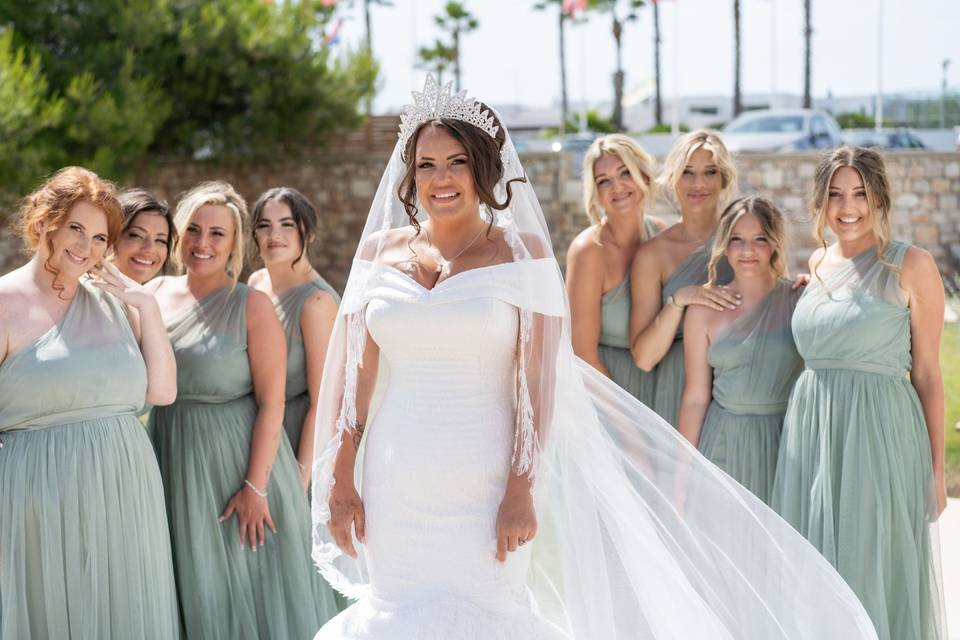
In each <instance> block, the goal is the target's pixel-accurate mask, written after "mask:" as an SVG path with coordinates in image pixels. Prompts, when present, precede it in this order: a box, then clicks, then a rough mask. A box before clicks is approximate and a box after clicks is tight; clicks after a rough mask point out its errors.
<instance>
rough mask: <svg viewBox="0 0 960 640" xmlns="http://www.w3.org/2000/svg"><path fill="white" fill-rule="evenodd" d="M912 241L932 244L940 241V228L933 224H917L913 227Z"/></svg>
mask: <svg viewBox="0 0 960 640" xmlns="http://www.w3.org/2000/svg"><path fill="white" fill-rule="evenodd" d="M913 241H914V242H916V243H918V244H926V245H934V244H938V243H939V242H940V228H939V227H937V225H935V224H918V225H915V226H914V227H913Z"/></svg>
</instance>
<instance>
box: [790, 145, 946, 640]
mask: <svg viewBox="0 0 960 640" xmlns="http://www.w3.org/2000/svg"><path fill="white" fill-rule="evenodd" d="M811 202H812V206H813V208H814V215H815V235H816V238H817V240H818V241H819V242H820V243H821V245H822V248H820V249H818V250H817V251H815V252H814V254H813V255H812V256H811V257H810V270H811V272H812V274H813V278H812V279H811V282H810V284H809V285H808V286H807V290H806V291H805V292H804V294H803V296H802V297H801V298H800V301H799V302H798V303H797V309H796V312H795V313H794V315H793V335H794V338H795V339H796V342H797V348H798V349H799V351H800V355H801V356H802V357H803V359H804V363H805V364H806V369H805V370H804V372H803V373H802V374H801V375H800V378H799V379H798V380H797V384H796V386H795V387H794V389H793V392H792V394H791V395H790V404H789V406H788V408H787V415H786V418H785V420H784V425H783V438H782V441H781V443H780V457H779V461H778V466H777V474H776V481H775V482H774V487H773V501H772V504H773V506H774V508H775V509H776V510H777V511H779V512H780V514H781V515H782V516H783V517H784V518H785V519H786V520H787V521H788V522H790V523H791V524H793V525H794V526H795V527H796V528H797V529H798V530H799V531H800V533H802V534H803V535H805V536H806V537H807V538H808V539H809V540H810V542H812V543H813V544H814V546H816V547H817V548H818V549H820V551H821V552H823V554H824V556H826V558H827V559H828V560H830V562H832V563H833V564H834V565H835V566H836V567H837V571H839V572H840V575H842V576H843V577H844V578H845V579H846V581H847V582H848V583H849V585H850V586H851V587H852V588H853V591H854V592H855V593H856V594H857V595H858V596H859V597H860V600H861V601H862V602H863V605H864V607H865V608H866V609H867V612H868V613H869V614H870V617H871V618H872V619H873V622H874V624H875V625H876V628H877V633H878V635H879V637H880V638H881V640H913V639H921V638H922V639H930V638H945V633H946V632H945V630H944V625H943V622H942V619H943V618H942V611H941V607H940V603H941V602H942V601H941V596H940V593H939V589H938V581H937V579H936V574H938V573H939V570H938V567H939V558H938V554H937V552H936V547H935V545H934V544H932V543H931V539H930V535H929V524H928V523H929V521H931V520H936V519H937V517H938V516H939V514H940V513H941V512H942V511H943V509H944V507H945V506H946V485H945V480H944V433H943V421H944V417H943V414H944V395H943V378H942V376H941V372H940V361H939V353H940V337H941V333H942V331H943V312H944V292H943V283H942V281H941V279H940V274H939V273H938V271H937V265H936V263H935V262H934V260H933V258H932V257H931V256H930V254H929V253H927V252H926V251H924V250H922V249H919V248H917V247H913V246H910V245H908V244H905V243H903V242H898V241H896V240H892V239H891V238H890V206H891V197H890V187H889V184H888V182H887V176H886V172H885V170H884V165H883V160H882V158H881V157H880V155H879V154H877V153H876V152H875V151H872V150H869V149H860V148H856V147H853V148H851V147H841V148H839V149H837V150H836V151H834V152H833V153H831V154H830V155H829V156H827V157H825V158H824V159H823V160H822V161H821V162H820V164H819V166H818V167H817V170H816V173H815V175H814V192H813V196H812V198H811ZM827 227H829V229H830V231H831V232H833V234H834V236H836V239H837V240H836V242H834V243H833V244H831V245H829V246H827V242H826V240H825V239H824V233H823V232H824V229H825V228H827Z"/></svg>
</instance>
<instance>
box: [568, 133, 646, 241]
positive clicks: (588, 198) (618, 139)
mask: <svg viewBox="0 0 960 640" xmlns="http://www.w3.org/2000/svg"><path fill="white" fill-rule="evenodd" d="M604 155H611V156H616V157H617V158H619V159H620V161H621V162H623V166H625V167H626V168H627V170H628V171H629V172H630V177H631V178H633V181H634V182H636V183H637V188H638V189H639V190H640V193H642V194H643V211H644V213H645V212H646V211H647V210H649V208H650V207H651V206H652V205H653V203H654V202H655V201H656V199H657V192H658V189H657V181H656V179H655V170H656V161H655V160H654V159H653V156H651V155H650V154H649V153H647V152H646V151H644V150H643V147H641V146H640V144H639V143H638V142H637V141H636V140H634V139H633V138H631V137H630V136H625V135H623V134H622V133H611V134H610V135H606V136H603V137H601V138H597V139H596V140H594V141H593V143H592V144H591V145H590V148H589V149H587V153H586V155H585V156H584V157H583V209H584V211H585V212H586V214H587V217H588V218H589V219H590V224H592V225H598V224H600V221H601V220H602V219H603V207H602V206H601V205H600V195H599V190H598V189H597V183H596V178H595V176H594V173H593V167H594V165H595V164H596V163H597V160H599V159H600V158H602V157H603V156H604ZM641 233H643V229H641Z"/></svg>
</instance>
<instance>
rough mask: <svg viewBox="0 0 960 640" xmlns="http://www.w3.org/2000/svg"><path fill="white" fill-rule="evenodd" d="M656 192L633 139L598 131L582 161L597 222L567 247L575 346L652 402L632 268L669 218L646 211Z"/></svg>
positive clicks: (587, 203) (648, 160) (650, 164)
mask: <svg viewBox="0 0 960 640" xmlns="http://www.w3.org/2000/svg"><path fill="white" fill-rule="evenodd" d="M656 199H657V190H656V183H655V181H654V161H653V158H652V157H650V155H649V154H648V153H647V152H646V151H644V150H643V148H641V147H640V145H639V144H637V143H636V142H635V141H634V140H633V139H632V138H630V137H628V136H625V135H622V134H619V133H615V134H611V135H608V136H604V137H602V138H598V139H597V140H595V141H594V142H593V144H592V145H590V148H589V149H588V150H587V154H586V156H585V157H584V160H583V204H584V208H585V209H586V212H587V217H588V218H589V219H590V226H589V227H587V228H586V229H584V230H583V231H581V232H580V234H579V235H578V236H577V237H576V238H575V239H574V240H573V242H572V243H571V244H570V250H569V251H568V252H567V278H566V282H567V295H568V296H569V298H570V315H571V321H572V324H573V349H574V351H575V352H576V354H577V355H578V356H580V358H582V359H583V360H585V361H586V362H588V363H590V364H591V365H593V367H594V368H595V369H597V371H600V372H601V373H603V374H604V375H606V376H608V377H610V378H611V379H612V380H613V381H614V382H616V383H617V384H618V385H620V386H621V387H623V388H624V389H626V390H627V391H629V392H630V393H631V394H633V395H634V396H635V397H636V398H637V399H638V400H640V401H641V402H643V403H644V404H646V405H649V404H651V403H652V402H653V376H652V375H651V374H650V373H647V372H645V371H642V370H640V369H638V368H637V366H636V365H635V364H634V362H633V357H632V356H631V355H630V336H629V330H630V267H631V264H632V263H633V257H634V255H636V253H637V249H638V248H639V247H640V245H641V244H643V243H644V242H645V241H647V240H649V239H650V238H652V237H653V236H655V235H656V234H657V233H659V232H660V231H661V230H662V229H664V228H665V227H666V225H665V224H664V223H663V222H662V221H660V220H658V219H656V218H653V217H648V216H646V210H647V208H648V207H649V206H650V205H652V203H653V202H655V201H656Z"/></svg>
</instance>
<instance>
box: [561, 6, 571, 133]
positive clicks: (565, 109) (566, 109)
mask: <svg viewBox="0 0 960 640" xmlns="http://www.w3.org/2000/svg"><path fill="white" fill-rule="evenodd" d="M566 21H567V14H566V13H565V12H564V10H563V7H562V6H561V7H560V134H561V135H563V134H564V133H566V131H567V119H568V118H569V117H570V115H569V113H570V105H569V103H568V102H567V46H566V42H565V40H566V38H565V37H564V34H563V31H564V26H565V25H566Z"/></svg>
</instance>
